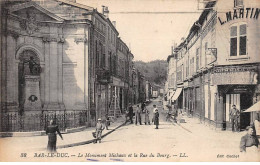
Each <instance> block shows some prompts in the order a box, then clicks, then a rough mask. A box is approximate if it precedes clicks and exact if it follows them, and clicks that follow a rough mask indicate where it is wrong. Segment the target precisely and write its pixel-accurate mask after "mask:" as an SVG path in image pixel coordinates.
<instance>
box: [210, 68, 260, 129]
mask: <svg viewBox="0 0 260 165" xmlns="http://www.w3.org/2000/svg"><path fill="white" fill-rule="evenodd" d="M258 74H259V73H258V69H257V66H256V65H237V66H221V67H215V68H214V69H213V72H212V83H213V85H216V86H217V93H216V96H217V98H216V102H215V103H216V107H217V108H216V111H217V112H216V114H217V116H216V120H217V121H216V122H217V124H218V127H220V128H221V129H222V130H231V129H232V125H231V119H230V111H231V109H232V106H233V105H235V106H236V108H237V109H238V110H239V112H240V115H239V118H238V123H239V124H238V127H239V130H244V129H245V128H246V127H247V126H249V125H250V124H251V123H252V116H251V113H243V112H244V111H245V110H246V109H248V108H249V107H251V106H252V105H253V103H254V101H253V100H254V97H255V96H256V87H257V83H258V80H257V75H258Z"/></svg>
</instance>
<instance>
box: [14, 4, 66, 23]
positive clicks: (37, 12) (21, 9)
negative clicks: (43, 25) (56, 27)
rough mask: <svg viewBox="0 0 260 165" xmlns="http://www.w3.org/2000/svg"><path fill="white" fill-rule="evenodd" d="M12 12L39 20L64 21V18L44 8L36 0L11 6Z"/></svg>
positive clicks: (21, 16)
mask: <svg viewBox="0 0 260 165" xmlns="http://www.w3.org/2000/svg"><path fill="white" fill-rule="evenodd" d="M9 11H10V13H12V14H14V15H16V16H18V17H20V18H23V19H27V20H28V19H34V20H35V21H37V22H57V21H58V22H62V21H63V19H62V18H60V17H59V16H57V15H55V14H53V13H52V12H50V11H48V10H46V9H44V8H43V7H41V6H39V5H38V4H36V3H34V2H27V3H23V4H18V5H14V6H12V7H10V8H9Z"/></svg>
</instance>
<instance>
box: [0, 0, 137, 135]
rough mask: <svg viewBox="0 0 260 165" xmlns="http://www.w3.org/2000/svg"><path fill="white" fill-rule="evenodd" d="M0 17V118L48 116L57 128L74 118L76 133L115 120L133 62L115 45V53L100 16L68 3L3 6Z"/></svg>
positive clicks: (48, 0) (114, 34) (110, 28)
mask: <svg viewBox="0 0 260 165" xmlns="http://www.w3.org/2000/svg"><path fill="white" fill-rule="evenodd" d="M1 11H4V12H1V58H0V59H1V67H0V69H1V71H0V73H1V75H0V76H1V81H0V86H1V91H0V94H1V95H0V96H1V102H0V103H1V116H3V115H8V114H11V115H15V116H16V117H15V119H19V117H20V116H29V115H38V116H39V115H43V114H47V115H49V114H53V115H54V116H55V118H58V117H60V120H62V121H59V122H63V121H65V117H64V116H61V115H65V114H66V115H67V114H69V113H74V114H76V115H77V116H74V117H77V119H78V120H79V122H74V123H77V124H74V125H73V124H71V127H76V126H81V125H86V123H85V122H87V124H88V123H91V121H92V123H95V121H96V119H97V118H104V116H105V115H106V114H108V113H109V111H112V112H111V114H112V116H115V114H116V113H115V112H117V110H118V111H119V114H121V110H122V109H123V108H124V107H125V106H126V104H127V103H126V102H127V101H126V100H125V99H126V98H127V97H126V94H127V92H126V91H127V88H128V80H129V76H130V73H129V68H130V67H132V66H131V65H129V64H132V59H133V54H132V53H129V51H128V48H127V47H126V45H125V44H124V43H123V41H122V40H121V44H123V45H124V50H123V51H122V50H119V47H118V46H117V43H118V35H119V33H118V31H117V30H116V28H115V26H114V25H113V24H112V23H111V21H110V20H109V18H108V17H107V16H106V15H105V14H104V13H103V14H101V13H99V12H98V11H97V10H95V9H94V8H92V7H89V6H86V5H82V4H78V3H75V2H74V1H67V0H42V1H37V0H28V1H15V2H12V1H5V2H1ZM125 47H126V48H125ZM119 59H120V61H118V60H119ZM122 68H123V69H124V71H123V72H121V71H122ZM121 96H122V97H121ZM120 108H121V109H120ZM77 112H80V113H77ZM81 112H84V115H85V118H84V120H82V113H81ZM56 115H60V116H58V117H56ZM67 116H69V115H67ZM68 118H70V117H68ZM66 120H67V119H66ZM72 120H73V117H72V118H71V121H72ZM40 121H41V120H39V122H40ZM1 123H2V122H1ZM13 123H14V122H13V121H11V123H9V124H11V125H12V124H13ZM64 123H65V126H64V129H65V127H66V124H67V123H66V122H64ZM79 123H80V124H79ZM37 124H39V123H37ZM67 125H68V124H67ZM8 127H9V126H8ZM37 129H38V128H37ZM39 129H41V128H39ZM7 131H8V130H7ZM19 131H20V130H19Z"/></svg>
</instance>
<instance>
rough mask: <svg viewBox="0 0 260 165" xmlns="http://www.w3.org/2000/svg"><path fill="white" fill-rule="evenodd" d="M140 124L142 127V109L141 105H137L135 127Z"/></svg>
mask: <svg viewBox="0 0 260 165" xmlns="http://www.w3.org/2000/svg"><path fill="white" fill-rule="evenodd" d="M138 122H139V124H140V125H142V118H141V109H140V107H139V104H137V107H136V112H135V125H137V123H138Z"/></svg>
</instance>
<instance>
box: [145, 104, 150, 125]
mask: <svg viewBox="0 0 260 165" xmlns="http://www.w3.org/2000/svg"><path fill="white" fill-rule="evenodd" d="M149 114H150V112H149V110H148V109H147V107H145V118H144V120H145V125H146V124H147V125H148V124H149V125H150V124H151V123H150V119H149Z"/></svg>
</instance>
